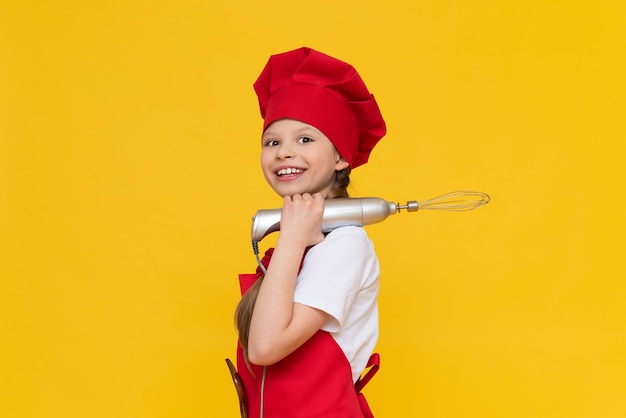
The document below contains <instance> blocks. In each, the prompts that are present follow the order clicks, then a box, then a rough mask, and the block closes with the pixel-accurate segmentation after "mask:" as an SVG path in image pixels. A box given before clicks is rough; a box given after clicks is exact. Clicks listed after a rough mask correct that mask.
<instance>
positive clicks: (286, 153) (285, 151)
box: [276, 142, 295, 160]
mask: <svg viewBox="0 0 626 418" xmlns="http://www.w3.org/2000/svg"><path fill="white" fill-rule="evenodd" d="M294 156H295V152H294V150H293V148H292V147H291V145H289V144H285V143H284V142H283V143H281V144H280V145H279V146H278V152H277V153H276V158H278V159H279V160H286V159H290V158H293V157H294Z"/></svg>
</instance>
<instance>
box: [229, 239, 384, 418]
mask: <svg viewBox="0 0 626 418" xmlns="http://www.w3.org/2000/svg"><path fill="white" fill-rule="evenodd" d="M272 252H273V249H270V250H268V251H267V252H266V253H265V257H263V264H264V265H265V266H267V265H269V259H270V258H271V254H272ZM260 275H261V270H260V268H258V269H257V273H256V274H241V275H239V283H240V286H241V293H242V295H243V294H244V293H245V292H246V291H247V290H248V289H249V288H250V286H252V284H253V283H254V282H255V281H256V280H257V279H258V278H259V276H260ZM379 363H380V357H379V356H378V354H373V355H372V357H371V358H370V361H369V363H368V365H367V366H368V367H370V369H369V370H368V372H367V374H366V375H365V376H364V377H363V378H362V379H359V380H358V381H357V382H356V384H353V383H352V371H351V368H350V363H349V362H348V359H347V358H346V356H345V355H344V353H343V351H342V350H341V348H340V347H339V345H338V344H337V342H336V341H335V339H334V338H333V337H332V336H331V335H330V334H329V333H328V332H326V331H322V330H320V331H318V332H317V333H316V334H315V335H313V337H311V338H310V339H309V340H308V341H307V342H306V343H304V344H303V345H302V346H301V347H299V348H298V349H297V350H296V351H294V352H293V353H291V354H290V355H288V356H287V357H285V358H284V359H282V360H280V361H279V362H278V363H275V364H273V365H271V366H267V367H266V370H265V377H263V374H264V370H263V367H262V366H257V365H254V364H250V369H252V372H251V371H250V369H249V368H248V365H247V364H246V362H245V360H244V357H243V350H242V348H241V345H239V344H238V345H237V369H238V371H239V375H240V376H241V380H242V382H243V384H244V387H245V392H246V397H247V399H248V413H249V416H250V417H251V418H257V417H259V416H260V408H261V403H262V404H263V417H264V418H305V417H306V418H313V417H324V418H364V417H365V418H373V415H372V412H371V411H370V409H369V406H368V405H367V401H366V400H365V397H364V396H363V394H362V393H361V389H363V387H364V386H365V385H366V384H367V382H368V381H369V380H370V379H371V378H372V377H373V375H374V374H375V373H376V372H377V371H378V367H379ZM262 385H263V389H262Z"/></svg>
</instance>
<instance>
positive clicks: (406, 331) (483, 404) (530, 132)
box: [0, 0, 626, 418]
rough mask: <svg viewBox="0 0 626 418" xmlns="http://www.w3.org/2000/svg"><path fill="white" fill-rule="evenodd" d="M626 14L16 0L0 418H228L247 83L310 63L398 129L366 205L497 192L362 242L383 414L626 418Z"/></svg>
mask: <svg viewBox="0 0 626 418" xmlns="http://www.w3.org/2000/svg"><path fill="white" fill-rule="evenodd" d="M623 4H624V3H623V2H622V1H620V0H614V1H609V0H599V1H595V2H586V1H585V2H581V1H553V2H551V1H544V0H542V1H539V0H531V1H517V0H515V1H499V0H478V1H452V0H437V1H435V0H428V1H424V0H418V1H409V0H406V1H403V2H398V1H393V0H391V1H380V0H375V1H373V0H372V1H362V2H357V1H343V2H342V1H337V0H334V1H327V0H321V1H316V2H293V1H266V2H242V1H233V2H227V1H224V2H216V1H173V0H167V1H120V0H112V1H73V2H72V1H58V2H51V1H50V2H49V1H21V0H14V1H3V2H2V4H1V6H0V83H1V84H0V137H1V142H0V144H1V148H0V182H1V183H0V186H1V187H0V211H1V212H0V215H1V216H0V222H1V223H0V252H1V259H0V276H1V281H0V339H1V340H0V386H1V388H0V416H2V417H7V418H9V417H11V418H13V417H38V418H39V417H41V418H44V417H45V418H48V417H62V418H85V417H89V418H92V417H93V418H100V417H102V418H104V417H106V418H144V417H151V418H152V417H154V418H160V417H233V418H234V417H236V416H238V412H237V402H236V396H235V391H234V388H233V386H232V383H231V381H230V376H229V374H228V372H227V369H226V366H225V363H224V359H225V358H226V357H231V358H232V357H234V347H235V339H236V334H235V332H234V328H233V325H232V311H233V309H234V307H235V304H236V303H237V300H238V297H239V296H238V284H237V281H236V275H237V273H239V272H246V271H252V270H253V269H254V267H255V260H254V257H253V255H252V252H251V249H250V244H249V242H248V239H249V228H250V217H251V216H252V215H253V214H254V213H255V212H256V210H258V209H261V208H271V207H276V206H278V205H279V204H280V200H279V199H278V198H277V197H276V196H274V195H273V193H272V191H271V190H270V189H269V188H268V187H267V186H266V185H265V183H264V181H263V178H262V175H261V173H260V170H259V169H258V153H259V147H258V138H259V135H260V131H259V129H260V127H261V119H260V117H259V115H258V109H257V104H256V96H255V95H254V92H253V90H252V87H251V85H252V83H253V81H254V80H255V79H256V77H257V75H258V73H259V72H260V71H261V69H262V67H263V65H264V64H265V62H266V60H267V58H268V56H269V55H270V54H272V53H277V52H282V51H286V50H289V49H294V48H297V47H300V46H305V45H306V46H310V47H312V48H315V49H318V50H321V51H323V52H326V53H328V54H330V55H333V56H336V57H338V58H341V59H343V60H345V61H348V62H350V63H352V64H353V65H355V66H356V67H357V68H358V70H359V72H360V73H361V75H362V76H363V78H364V79H365V80H366V82H367V84H368V86H369V87H370V89H371V90H372V91H373V92H374V94H375V95H376V97H377V99H378V101H379V104H380V107H381V109H382V111H383V114H384V116H385V118H386V120H387V123H388V135H387V136H386V137H385V138H384V139H383V141H382V142H381V143H380V145H379V146H378V147H377V148H376V150H375V151H374V153H373V154H372V157H371V160H370V164H369V165H367V166H364V167H362V168H359V169H357V170H356V171H355V172H354V175H353V184H354V186H353V188H352V194H353V196H379V197H383V198H386V199H388V200H397V201H402V200H410V199H417V200H424V199H426V198H430V197H433V196H436V195H439V194H442V193H445V192H448V191H451V190H456V189H475V190H480V191H484V192H487V193H489V194H490V195H491V197H492V202H491V203H490V204H489V205H488V206H486V207H484V208H481V209H480V210H478V211H474V212H469V213H461V214H457V213H442V212H424V213H418V214H405V213H403V214H400V215H394V217H392V218H390V219H389V220H387V221H386V222H385V223H383V224H378V225H373V226H370V227H368V231H369V233H370V235H371V237H372V238H373V239H374V241H375V244H376V248H377V250H378V253H379V256H380V260H381V264H382V269H383V275H382V293H381V297H380V310H381V338H380V343H379V346H378V351H380V352H381V354H382V367H381V371H380V372H379V374H378V376H377V377H376V378H375V379H374V380H373V381H372V382H371V383H370V385H369V386H368V387H367V388H366V390H365V391H366V394H367V396H368V399H369V400H370V404H371V406H372V408H373V410H374V411H375V412H376V416H377V417H405V416H409V417H411V416H415V417H429V418H432V417H442V418H444V417H445V418H448V417H450V418H451V417H481V418H483V417H484V418H487V417H504V418H516V417H519V418H528V417H545V418H553V417H567V418H578V417H580V418H617V417H626V308H625V301H624V299H625V296H626V281H625V278H626V274H625V273H626V268H625V267H624V261H623V253H624V234H625V233H626V226H625V222H624V219H625V216H624V214H623V211H624V207H625V203H626V200H625V198H624V196H625V193H624V185H623V184H624V183H623V182H624V177H625V175H626V170H625V169H624V168H623V165H624V156H625V152H624V151H625V138H626V135H625V130H624V116H625V109H626V103H625V97H626V82H625V79H624V74H626V59H625V55H626V54H625V48H626V30H625V29H624V27H625V26H626V25H625V20H626V14H625V7H624V5H623ZM271 244H272V239H267V240H266V241H263V242H262V243H261V248H262V250H265V249H266V248H267V247H268V246H270V245H271Z"/></svg>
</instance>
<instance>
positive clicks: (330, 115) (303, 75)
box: [254, 48, 387, 168]
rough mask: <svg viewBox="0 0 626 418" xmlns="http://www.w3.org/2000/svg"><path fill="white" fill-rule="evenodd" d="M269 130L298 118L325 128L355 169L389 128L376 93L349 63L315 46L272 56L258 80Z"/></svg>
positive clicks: (256, 89) (260, 100)
mask: <svg viewBox="0 0 626 418" xmlns="http://www.w3.org/2000/svg"><path fill="white" fill-rule="evenodd" d="M254 90H255V91H256V94H257V96H258V98H259V106H260V108H261V116H262V117H263V119H264V120H265V121H264V124H263V130H265V129H266V128H267V127H268V126H269V125H270V124H271V123H272V122H274V121H276V120H278V119H284V118H288V119H296V120H299V121H301V122H305V123H308V124H309V125H313V126H315V127H316V128H317V129H319V130H320V131H322V132H323V133H324V135H326V136H327V137H328V138H329V139H330V140H331V142H332V143H333V144H334V145H335V148H337V150H338V151H339V153H340V154H341V156H342V157H343V158H345V160H346V161H348V163H349V164H350V167H351V168H355V167H358V166H359V165H361V164H365V163H366V162H367V160H368V158H369V155H370V152H371V151H372V149H373V148H374V146H375V145H376V143H377V142H378V141H379V140H380V139H381V138H382V137H383V136H384V135H385V133H386V132H387V130H386V127H385V121H384V120H383V117H382V115H381V113H380V110H379V109H378V105H377V104H376V100H375V99H374V96H373V95H372V94H371V93H370V92H369V91H368V90H367V87H366V86H365V83H364V82H363V80H362V79H361V77H360V76H359V74H358V73H357V72H356V70H355V69H354V67H352V66H351V65H350V64H348V63H345V62H343V61H340V60H338V59H336V58H333V57H330V56H328V55H325V54H322V53H321V52H318V51H315V50H313V49H311V48H300V49H296V50H293V51H288V52H284V53H282V54H277V55H272V56H271V57H270V59H269V60H268V62H267V64H266V65H265V68H264V69H263V71H262V72H261V75H260V76H259V78H258V79H257V81H256V82H255V83H254Z"/></svg>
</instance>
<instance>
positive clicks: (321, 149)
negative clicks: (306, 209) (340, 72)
mask: <svg viewBox="0 0 626 418" xmlns="http://www.w3.org/2000/svg"><path fill="white" fill-rule="evenodd" d="M261 145H262V150H261V169H262V170H263V175H264V176H265V180H266V181H267V183H268V184H269V185H270V187H271V188H272V189H274V191H275V192H276V193H278V194H279V195H280V196H292V195H294V194H296V193H299V194H302V193H311V194H312V193H322V194H323V196H324V197H326V196H327V195H328V193H329V192H330V190H331V189H332V186H333V183H334V182H335V171H338V170H343V169H344V168H346V167H348V162H347V161H345V160H344V159H343V158H342V157H341V156H340V155H339V153H338V152H337V150H336V149H335V146H334V145H333V143H332V142H330V140H329V139H328V138H327V137H326V135H324V134H323V133H322V132H320V131H319V130H318V129H317V128H315V127H314V126H312V125H309V124H307V123H304V122H300V121H298V120H294V119H280V120H277V121H275V122H273V123H272V124H271V125H270V126H268V127H267V129H266V130H265V132H264V133H263V136H262V137H261Z"/></svg>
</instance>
